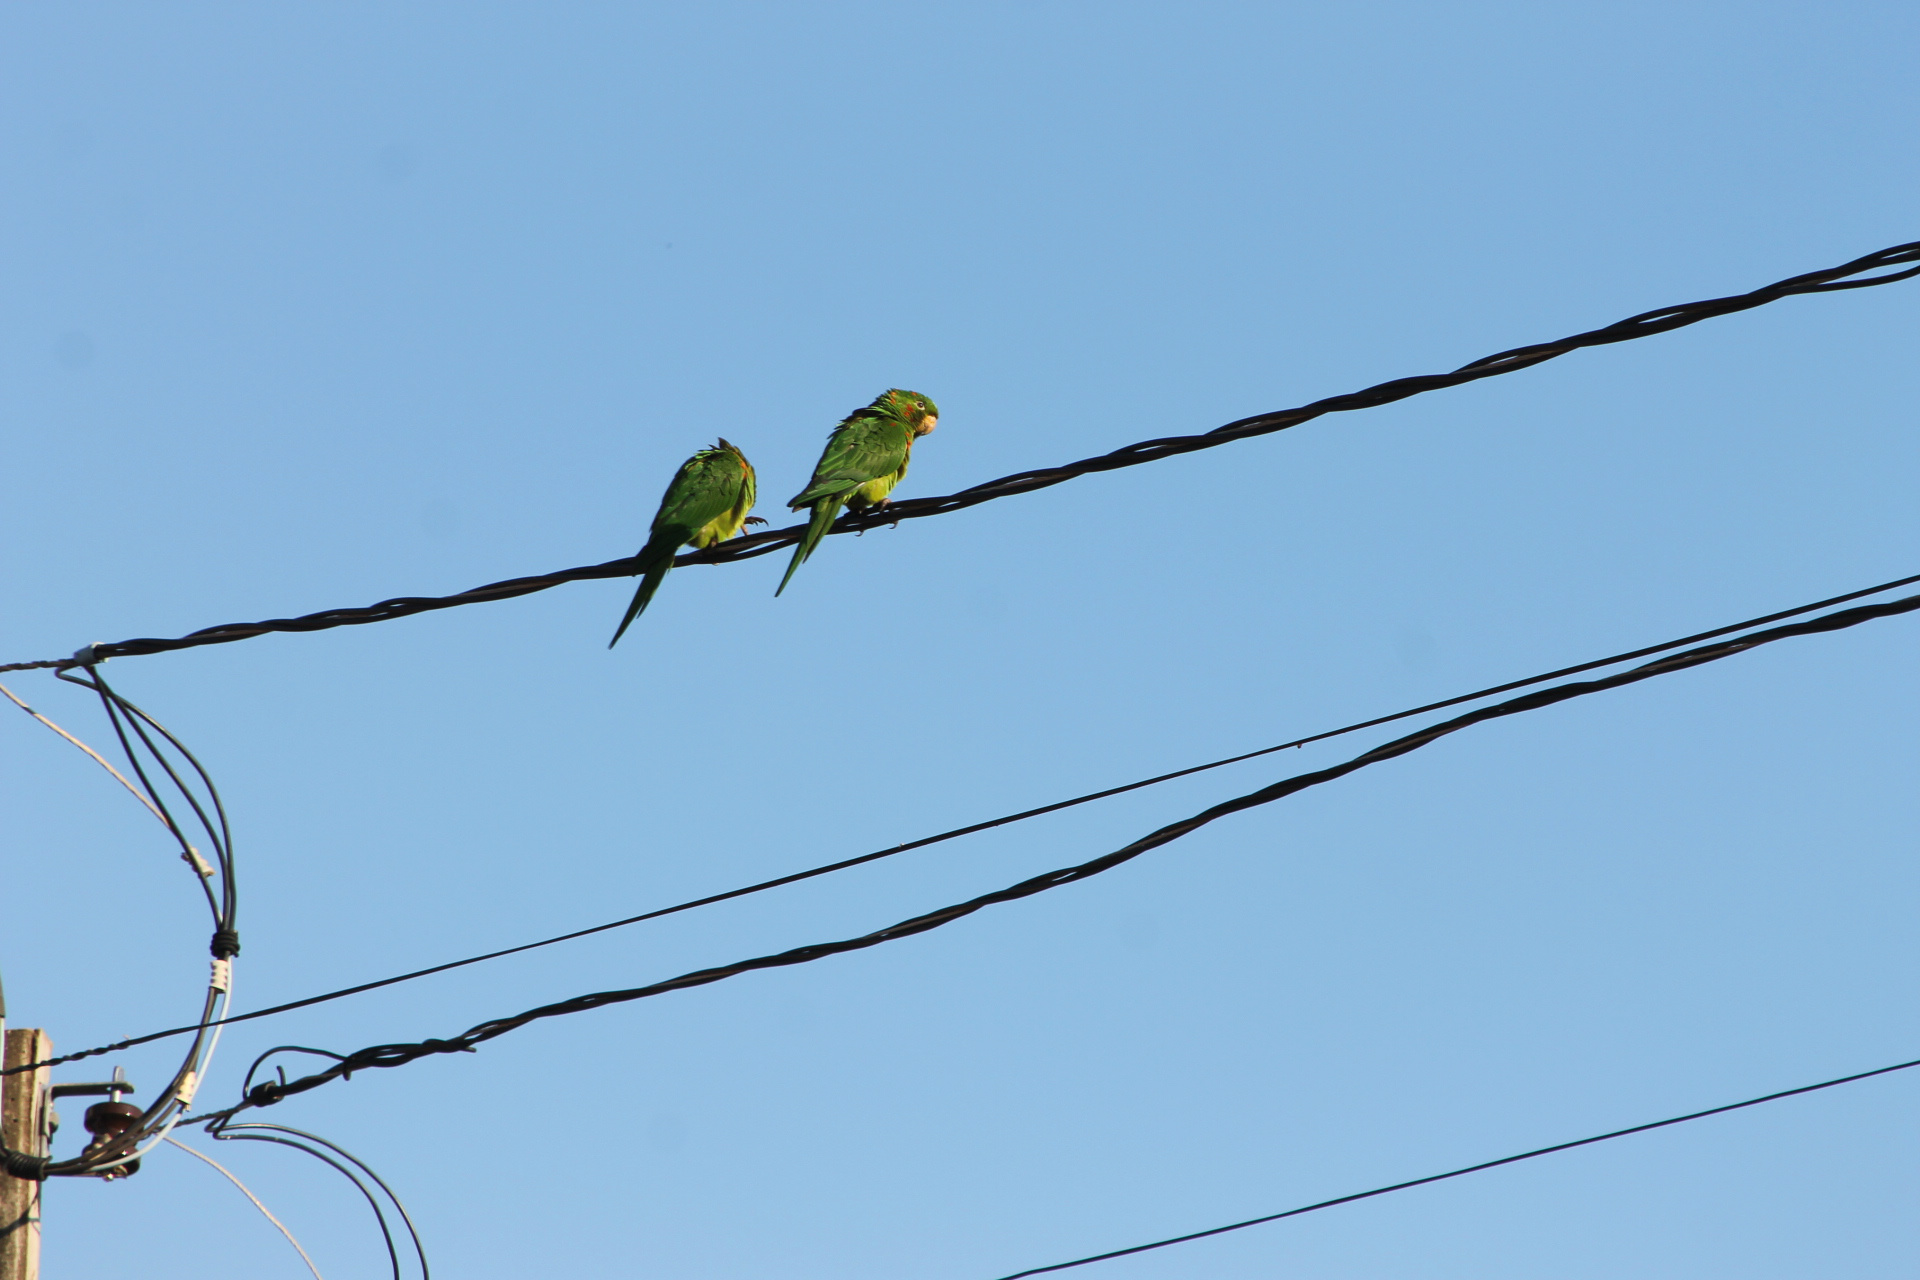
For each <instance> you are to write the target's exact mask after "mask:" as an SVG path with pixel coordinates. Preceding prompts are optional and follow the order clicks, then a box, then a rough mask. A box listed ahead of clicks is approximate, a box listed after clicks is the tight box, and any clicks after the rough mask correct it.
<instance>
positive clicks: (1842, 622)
mask: <svg viewBox="0 0 1920 1280" xmlns="http://www.w3.org/2000/svg"><path fill="white" fill-rule="evenodd" d="M1915 610H1920V595H1915V596H1906V597H1903V598H1901V599H1898V600H1890V601H1887V602H1885V603H1882V604H1871V605H1860V606H1857V607H1855V608H1852V609H1843V610H1840V611H1839V612H1837V613H1830V614H1826V615H1825V616H1823V617H1818V618H1811V619H1808V620H1807V621H1804V622H1796V623H1790V624H1788V625H1786V626H1780V627H1774V628H1771V629H1769V630H1766V631H1757V632H1753V633H1751V634H1748V635H1744V636H1738V637H1735V638H1733V639H1729V640H1723V641H1720V642H1718V643H1716V644H1710V645H1702V646H1700V647H1698V648H1694V649H1687V650H1683V651H1681V652H1679V653H1674V654H1669V655H1667V656H1666V657H1663V658H1659V659H1657V660H1655V661H1653V662H1649V663H1646V664H1645V665H1643V666H1639V667H1634V668H1631V669H1630V670H1627V671H1622V672H1619V673H1617V674H1615V675H1611V676H1604V677H1602V678H1600V679H1597V680H1584V681H1575V682H1573V683H1570V684H1563V685H1556V686H1554V687H1552V688H1549V689H1539V690H1536V691H1534V692H1532V693H1526V694H1522V695H1521V696H1519V697H1517V698H1511V699H1508V700H1507V701H1505V702H1497V703H1494V704H1493V705H1491V706H1487V707H1480V708H1477V709H1475V710H1473V711H1469V712H1467V713H1466V714H1465V715H1461V716H1457V717H1455V718H1454V719H1451V720H1443V721H1440V722H1439V723H1437V724H1432V725H1429V726H1427V727H1426V728H1424V729H1419V730H1416V731H1415V732H1413V733H1410V734H1408V735H1406V736H1405V737H1401V738H1396V739H1394V740H1393V741H1391V742H1387V743H1384V744H1382V745H1380V746H1377V747H1375V748H1373V749H1372V750H1370V751H1367V752H1363V753H1362V754H1360V755H1358V756H1355V757H1354V758H1353V759H1351V760H1347V761H1345V762H1343V763H1341V764H1337V765H1333V766H1331V767H1329V768H1325V769H1316V770H1314V771H1312V772H1309V773H1302V774H1297V775H1295V776H1293V777H1291V778H1283V779H1281V780H1280V781H1278V782H1275V783H1273V784H1272V785H1270V786H1266V787H1262V788H1260V789H1259V790H1257V791H1252V792H1249V793H1247V794H1246V795H1243V796H1238V797H1236V798H1234V799H1232V800H1227V801H1225V802H1223V803H1221V804H1217V805H1214V806H1213V807H1212V808H1210V809H1205V810H1202V811H1201V812H1199V813H1197V814H1194V815H1193V816H1192V817H1189V818H1185V819H1182V820H1181V821H1179V822H1175V823H1171V824H1169V825H1167V826H1164V827H1161V828H1160V829H1159V830H1157V831H1154V832H1151V833H1149V834H1148V835H1145V836H1142V837H1141V838H1140V839H1138V840H1135V841H1134V842H1133V843H1131V844H1128V845H1125V846H1123V847H1121V848H1119V849H1116V850H1114V851H1113V852H1112V853H1108V854H1103V855H1102V856H1100V857H1098V858H1094V859H1091V860H1090V861H1087V862H1082V863H1079V864H1077V865H1075V866H1070V867H1062V868H1060V869H1058V870H1055V871H1048V872H1044V873H1042V874H1040V875H1037V876H1033V877H1030V878H1028V879H1026V880H1022V881H1021V882H1019V883H1018V884H1014V885H1010V886H1008V887H1007V888H1005V889H1000V890H997V891H995V892H993V893H987V894H982V895H981V896H979V897H976V898H971V899H969V900H967V901H965V902H960V903H955V904H954V905H952V906H949V907H943V908H940V909H939V910H936V911H930V912H927V913H925V914H923V915H918V916H914V917H913V918H911V919H908V920H902V921H900V922H899V923H898V924H894V925H891V926H889V927H887V928H884V929H878V930H875V931H874V932H872V933H868V934H864V935H862V936H860V937H857V938H845V939H840V940H838V941H834V942H820V943H813V944H811V945H808V946H803V947H795V948H793V949H791V950H788V951H782V952H778V953H775V954H773V955H765V956H756V957H754V958H752V959H748V960H740V961H736V962H734V963H733V964H729V965H722V966H719V967H716V968H709V969H697V970H695V971H693V972H691V973H684V974H681V975H680V976H679V977H676V978H669V979H667V980H665V981H663V982H656V983H652V984H650V985H648V986H644V987H630V988H627V989H624V990H618V991H596V992H592V993H590V994H587V995H581V996H575V997H573V998H572V999H569V1000H563V1001H560V1002H558V1003H555V1004H548V1005H542V1006H540V1007H539V1008H536V1009H529V1010H527V1011H526V1012H524V1013H518V1014H514V1015H512V1016H511V1017H506V1018H497V1019H494V1020H492V1021H489V1022H482V1023H480V1024H479V1025H477V1026H474V1027H470V1028H469V1029H467V1030H466V1031H463V1032H461V1033H460V1034H459V1035H457V1036H454V1037H452V1038H451V1039H446V1040H440V1039H430V1040H421V1041H416V1042H412V1043H404V1044H383V1045H371V1046H369V1047H367V1048H364V1049H360V1050H358V1051H356V1052H354V1053H350V1054H341V1055H334V1054H325V1055H324V1056H327V1057H333V1058H335V1061H334V1062H333V1064H332V1065H331V1066H329V1067H327V1068H325V1069H324V1070H321V1071H318V1072H315V1073H313V1074H312V1075H307V1076H302V1077H300V1078H299V1079H297V1080H292V1081H287V1082H276V1081H268V1082H266V1083H263V1084H258V1085H254V1086H253V1087H252V1088H250V1089H248V1090H247V1091H246V1094H245V1095H244V1097H243V1098H242V1100H241V1101H240V1102H238V1103H236V1104H235V1105H234V1106H232V1107H229V1108H227V1109H225V1110H224V1111H218V1112H209V1113H207V1114H206V1115H202V1116H197V1117H195V1118H194V1121H195V1122H196V1123H198V1122H201V1121H207V1120H214V1119H222V1118H225V1117H229V1116H232V1115H235V1114H238V1113H239V1112H241V1111H245V1110H247V1109H248V1108H251V1107H261V1106H271V1105H272V1104H274V1103H276V1102H279V1101H281V1100H282V1099H285V1098H288V1097H291V1096H293V1095H294V1094H298V1093H305V1092H307V1091H309V1090H312V1089H317V1088H319V1087H320V1086H322V1085H325V1084H329V1083H331V1082H332V1081H334V1080H338V1079H342V1078H345V1077H349V1076H351V1075H352V1074H353V1073H354V1072H355V1071H363V1070H366V1069H368V1068H371V1067H401V1066H405V1065H407V1064H408V1063H411V1062H416V1061H418V1060H419V1059H421V1058H424V1057H428V1056H431V1055H433V1054H438V1053H471V1052H473V1051H474V1050H475V1049H476V1048H477V1047H478V1046H479V1045H482V1044H484V1043H486V1042H487V1041H489V1040H494V1039H497V1038H499V1037H500V1036H503V1035H506V1034H507V1033H509V1032H512V1031H517V1030H519V1029H520V1028H521V1027H524V1026H526V1025H527V1024H528V1023H531V1022H536V1021H539V1020H540V1019H543V1018H557V1017H564V1016H567V1015H570V1014H576V1013H585V1012H587V1011H588V1010H590V1009H599V1008H602V1007H605V1006H607V1005H613V1004H625V1003H628V1002H630V1001H634V1000H644V999H647V998H648V997H651V996H659V995H665V994H666V993H668V992H669V991H682V990H686V989H687V988H690V987H701V986H706V985H708V984H709V983H714V982H720V981H723V980H725V979H727V978H733V977H738V976H739V975H741V974H743V973H751V972H753V971H755V970H759V969H775V968H783V967H786V966H790V965H798V964H809V963H811V962H813V961H815V960H824V959H826V958H827V957H828V956H834V955H842V954H845V953H846V952H850V951H862V950H865V949H866V948H868V947H875V946H879V945H881V944H882V943H887V942H897V941H899V940H901V939H902V938H909V937H913V936H914V935H916V934H921V933H927V932H929V931H931V930H934V929H938V928H941V927H943V926H945V925H949V924H952V923H953V922H954V921H956V920H962V919H965V918H966V917H967V916H970V915H972V914H973V913H975V912H976V911H981V910H984V909H985V908H987V907H991V906H997V905H999V904H1001V903H1004V902H1015V901H1018V900H1020V899H1022V898H1029V897H1032V896H1034V895H1035V894H1040V893H1045V892H1047V891H1048V890H1050V889H1058V888H1061V887H1062V886H1065V885H1069V884H1074V883H1077V882H1079V881H1081V880H1087V879H1091V878H1092V877H1094V876H1097V875H1100V874H1102V873H1103V872H1107V871H1111V870H1112V869H1113V868H1115V867H1118V866H1120V865H1122V864H1124V863H1127V862H1131V861H1132V860H1133V859H1135V858H1137V857H1139V856H1140V855H1141V854H1144V853H1147V852H1149V851H1150V850H1153V849H1157V848H1159V847H1161V846H1162V845H1166V844H1171V843H1173V842H1174V841H1175V840H1178V839H1180V838H1181V837H1182V836H1186V835H1190V834H1192V833H1193V832H1195V831H1198V830H1199V829H1200V828H1201V827H1204V826H1206V825H1207V824H1208V823H1211V822H1214V821H1216V820H1217V819H1220V818H1224V817H1226V816H1228V815H1229V814H1234V813H1240V812H1243V811H1245V810H1248V809H1254V808H1258V807H1259V806H1261V805H1266V804H1272V803H1273V802H1274V801H1276V800H1281V799H1284V798H1286V797H1287V796H1291V795H1294V794H1297V793H1298V792H1301V791H1305V790H1307V789H1308V788H1310V787H1316V786H1320V785H1321V784H1323V783H1327V782H1332V781H1334V780H1336V779H1338V778H1344V777H1346V776H1347V775H1348V774H1350V773H1355V772H1357V771H1359V770H1361V769H1364V768H1367V767H1369V766H1370V765H1375V764H1379V763H1381V762H1383V761H1386V760H1392V759H1396V758H1398V757H1400V756H1403V755H1407V754H1409V753H1410V752H1413V751H1417V750H1419V749H1420V748H1422V747H1425V746H1429V745H1431V744H1432V743H1434V742H1437V741H1439V740H1440V739H1441V738H1444V737H1446V736H1448V735H1449V734H1453V733H1458V732H1459V731H1460V730H1462V729H1466V728H1470V727H1471V726H1473V725H1476V724H1483V723H1485V722H1487V721H1489V720H1498V719H1501V718H1503V717H1505V716H1511V715H1519V714H1521V713H1523V712H1527V711H1535V710H1539V709H1540V708H1543V707H1550V706H1553V705H1555V704H1557V703H1561V702H1566V701H1569V700H1571V699H1574V698H1580V697H1585V696H1587V695H1588V694H1593V693H1600V692H1602V691H1604V690H1608V689H1618V688H1622V687H1624V686H1626V685H1630V684H1637V683H1639V682H1640V681H1642V680H1650V679H1653V678H1654V677H1656V676H1663V675H1670V674H1672V673H1674V672H1677V671H1685V670H1688V669H1690V668H1692V667H1697V666H1702V665H1705V664H1706V663H1710V662H1718V661H1720V660H1722V659H1724V658H1730V657H1733V656H1734V655H1735V654H1739V653H1745V652H1747V651H1748V650H1749V649H1756V648H1759V647H1761V646H1763V645H1768V644H1773V643H1775V642H1776V641H1780V640H1785V639H1789V638H1792V637H1796V636H1807V635H1818V634H1822V633H1825V632H1829V631H1842V630H1845V629H1847V628H1849V627H1856V626H1860V625H1861V624H1863V623H1867V622H1873V621H1876V620H1878V619H1881V618H1889V617H1895V616H1897V615H1900V614H1906V613H1912V612H1914V611H1915ZM304 1052H316V1051H314V1050H304ZM321 1052H324V1051H321Z"/></svg>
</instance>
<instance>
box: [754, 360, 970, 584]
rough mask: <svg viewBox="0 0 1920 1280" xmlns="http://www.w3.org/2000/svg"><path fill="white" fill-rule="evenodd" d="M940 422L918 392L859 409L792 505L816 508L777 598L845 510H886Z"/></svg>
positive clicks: (887, 396) (888, 396)
mask: <svg viewBox="0 0 1920 1280" xmlns="http://www.w3.org/2000/svg"><path fill="white" fill-rule="evenodd" d="M939 421H940V410H939V409H938V408H937V407H936V406H935V405H934V403H933V401H931V400H929V399H927V398H926V397H925V396H923V395H921V394H920V393H919V392H917V391H901V390H899V389H898V388H895V389H894V390H892V391H888V392H886V393H884V394H883V395H881V396H880V398H879V399H877V400H875V401H874V402H873V403H872V404H870V405H868V406H867V407H866V408H864V409H855V410H854V411H853V412H852V413H851V414H849V415H847V417H846V419H845V420H843V421H842V422H841V423H840V425H839V426H837V427H835V428H834V429H833V434H832V435H830V436H828V437H827V447H826V449H825V451H824V452H822V453H821V455H820V461H819V462H817V463H815V464H814V467H813V479H812V480H811V481H810V482H809V483H808V484H807V487H806V488H804V489H802V490H801V491H800V492H799V493H798V494H795V495H794V497H793V500H792V501H790V502H788V503H787V505H788V506H789V507H791V508H793V509H794V510H795V511H798V510H800V509H801V508H802V507H812V508H813V517H812V519H810V520H808V521H807V531H806V533H805V534H803V535H802V536H801V538H800V545H799V546H797V547H795V548H794V549H793V560H792V562H791V563H789V564H788V565H787V576H786V577H784V578H782V579H780V587H779V590H777V591H775V592H774V593H773V594H774V595H776V596H777V595H779V594H780V592H781V591H785V590H786V589H787V583H789V582H791V581H792V580H793V571H794V570H795V569H798V568H799V567H800V566H801V565H803V564H805V563H806V562H807V557H808V556H810V555H812V554H813V549H814V548H815V547H817V546H819V545H820V539H822V538H824V537H826V536H827V529H828V528H829V527H831V526H832V524H833V521H834V517H835V516H838V515H839V514H840V508H841V507H843V506H846V507H851V508H853V509H854V510H855V511H865V510H866V509H867V508H869V507H884V506H886V505H887V495H888V494H889V493H891V492H893V486H895V485H897V484H899V483H900V481H901V478H902V477H904V476H905V475H906V474H907V456H908V455H909V454H911V453H912V452H913V442H914V441H915V440H918V439H919V438H920V437H921V436H924V435H926V434H927V433H928V432H929V431H932V430H933V429H934V427H935V426H936V425H938V424H939Z"/></svg>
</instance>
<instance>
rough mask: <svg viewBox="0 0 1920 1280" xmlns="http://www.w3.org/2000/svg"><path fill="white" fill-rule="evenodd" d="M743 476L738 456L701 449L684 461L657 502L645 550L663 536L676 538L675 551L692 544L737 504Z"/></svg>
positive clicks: (746, 482) (743, 484) (721, 450)
mask: <svg viewBox="0 0 1920 1280" xmlns="http://www.w3.org/2000/svg"><path fill="white" fill-rule="evenodd" d="M747 474H748V473H747V469H746V468H745V467H743V466H741V459H740V455H738V454H736V453H732V452H729V451H727V450H723V449H702V450H701V451H700V452H699V453H696V454H694V455H693V456H692V457H691V458H688V459H687V461H686V464H685V465H684V466H682V467H681V468H680V470H679V472H678V474H676V475H675V476H674V477H673V483H672V484H670V485H668V486H667V493H666V496H665V497H663V498H661V499H660V510H659V511H658V512H657V513H656V514H655V515H654V517H653V536H652V537H650V538H649V539H647V546H648V547H649V548H651V547H652V546H653V545H654V544H655V543H656V542H659V541H660V539H661V536H662V535H663V534H667V535H672V534H678V535H680V536H678V537H677V538H675V540H674V543H673V546H674V548H675V549H676V550H677V549H678V548H679V547H681V546H682V545H683V544H685V543H688V542H691V541H693V535H694V534H696V533H698V532H700V530H702V529H704V528H706V527H707V525H709V524H711V523H712V522H713V521H715V520H717V519H719V518H720V517H721V516H723V515H725V514H726V513H727V512H728V511H731V510H732V509H733V508H734V506H735V505H737V504H738V503H739V502H740V499H741V496H742V495H741V490H742V488H743V487H744V486H746V485H747V484H748V483H750V482H749V481H748V479H747ZM640 554H641V556H643V557H644V556H645V555H646V554H647V553H646V552H645V551H642V552H641V553H640Z"/></svg>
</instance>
